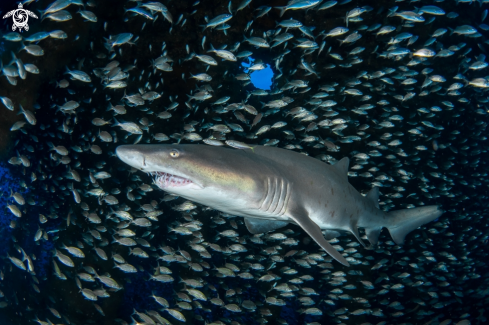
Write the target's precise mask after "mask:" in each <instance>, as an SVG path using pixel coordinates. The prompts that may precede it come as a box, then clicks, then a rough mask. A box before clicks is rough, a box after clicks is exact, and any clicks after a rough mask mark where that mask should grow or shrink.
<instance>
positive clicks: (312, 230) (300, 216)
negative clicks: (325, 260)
mask: <svg viewBox="0 0 489 325" xmlns="http://www.w3.org/2000/svg"><path fill="white" fill-rule="evenodd" d="M347 159H348V158H347ZM342 160H343V159H342ZM289 217H290V218H291V219H292V220H294V221H295V223H297V224H298V225H299V226H301V228H302V229H304V231H305V232H307V234H308V235H309V236H311V238H312V239H314V241H315V242H316V243H317V244H318V245H319V246H321V248H322V249H324V250H325V251H326V252H327V253H328V254H329V255H331V257H332V258H334V259H335V260H337V261H338V262H340V263H341V264H343V265H345V266H350V263H348V261H347V260H346V259H345V258H344V257H343V255H341V254H340V253H339V252H338V251H337V250H336V249H334V248H333V246H331V244H330V243H328V241H327V240H326V239H325V238H324V236H323V233H322V232H321V228H319V226H318V225H317V224H316V223H314V221H312V220H311V218H309V216H308V213H307V212H306V211H305V210H303V209H299V208H297V209H296V210H295V211H293V212H292V211H291V214H290V215H289Z"/></svg>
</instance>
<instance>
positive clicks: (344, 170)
mask: <svg viewBox="0 0 489 325" xmlns="http://www.w3.org/2000/svg"><path fill="white" fill-rule="evenodd" d="M348 165H350V159H348V157H344V158H343V159H341V160H340V161H338V162H337V163H336V164H334V165H333V167H334V168H335V169H336V170H337V171H338V173H339V174H340V175H344V176H345V177H348Z"/></svg>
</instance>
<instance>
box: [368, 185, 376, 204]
mask: <svg viewBox="0 0 489 325" xmlns="http://www.w3.org/2000/svg"><path fill="white" fill-rule="evenodd" d="M367 199H369V200H370V201H372V202H373V203H374V204H375V207H376V208H377V209H379V188H378V187H377V186H374V187H372V189H371V190H370V191H368V193H367Z"/></svg>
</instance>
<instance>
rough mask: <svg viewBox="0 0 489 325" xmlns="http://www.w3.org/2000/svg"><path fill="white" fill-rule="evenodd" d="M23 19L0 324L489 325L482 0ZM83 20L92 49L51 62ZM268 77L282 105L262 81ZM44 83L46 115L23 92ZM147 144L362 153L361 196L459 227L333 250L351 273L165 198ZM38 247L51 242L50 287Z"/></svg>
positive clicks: (12, 79)
mask: <svg viewBox="0 0 489 325" xmlns="http://www.w3.org/2000/svg"><path fill="white" fill-rule="evenodd" d="M23 4H24V7H26V8H29V10H31V11H34V12H36V13H39V14H40V16H39V20H29V24H30V25H31V29H30V30H29V32H27V33H25V32H24V33H22V34H21V33H18V32H6V33H3V34H1V35H2V38H3V40H4V41H5V42H7V43H8V45H9V46H12V47H13V48H14V49H15V50H12V53H10V51H7V52H5V53H3V54H2V62H3V64H2V66H1V70H2V77H1V79H2V85H5V87H2V88H0V101H1V103H2V105H0V107H1V108H2V109H7V110H10V111H14V112H15V113H19V115H21V117H20V119H19V120H18V121H17V122H15V124H13V125H12V127H11V129H10V131H11V132H15V139H16V140H15V147H14V151H13V152H15V154H14V155H13V156H12V157H11V158H10V159H9V160H8V163H9V164H11V165H13V166H16V167H15V168H17V170H18V171H19V172H20V173H21V175H22V177H24V178H23V180H22V181H21V183H20V185H21V186H22V188H23V189H24V192H22V193H19V192H15V193H14V192H12V193H10V198H9V202H10V203H9V205H8V206H6V207H5V211H6V213H8V214H10V215H13V216H15V219H13V220H12V221H11V223H10V227H11V228H13V229H14V230H15V231H14V235H13V236H12V240H11V245H12V247H11V249H10V251H9V254H8V256H2V258H3V261H4V262H3V263H0V266H1V270H0V280H1V281H0V308H2V309H0V312H4V311H5V312H6V311H7V310H8V309H9V308H11V309H12V310H16V312H15V315H16V317H19V318H18V319H21V320H23V324H32V323H36V322H37V323H38V324H42V325H47V324H181V323H188V324H209V325H217V324H233V325H236V324H267V323H270V324H309V325H313V324H314V325H318V324H333V323H334V324H362V325H367V324H377V325H383V324H433V325H436V324H439V325H441V324H443V325H448V324H457V325H466V324H487V323H486V322H487V321H488V320H487V315H486V314H487V313H486V311H487V307H488V306H489V267H488V264H487V263H486V260H485V259H486V258H488V251H487V242H488V238H489V225H488V222H487V220H486V218H487V216H486V215H485V213H487V210H488V208H487V200H486V198H487V197H486V194H487V190H488V185H489V182H488V180H489V179H488V178H487V175H488V170H489V165H488V164H487V163H486V162H487V161H488V159H489V156H488V155H487V150H488V148H489V145H488V143H487V136H486V133H485V132H487V128H486V127H487V125H488V121H487V116H488V115H487V113H488V112H489V108H488V102H489V97H488V92H487V91H488V88H489V75H488V74H487V69H486V68H487V66H488V63H487V62H486V53H487V49H489V39H488V40H486V37H487V36H489V34H488V33H489V25H486V24H485V23H484V21H485V19H486V16H487V13H488V10H489V1H488V0H479V1H472V0H433V1H417V0H412V1H402V0H400V1H370V2H369V4H367V2H365V1H355V0H353V1H352V0H343V1H334V0H333V1H321V0H295V1H294V0H292V1H289V2H288V3H286V2H285V1H283V0H281V1H259V0H254V1H252V0H239V1H236V0H232V1H229V2H227V0H226V1H210V0H207V1H205V0H202V1H201V0H197V1H194V0H192V1H189V2H187V1H169V0H163V1H162V2H158V1H151V2H147V1H141V0H129V1H107V2H105V1H102V0H100V1H96V0H88V1H86V0H56V1H54V2H51V3H50V2H48V1H43V0H41V1H37V2H34V1H33V0H28V1H24V3H23ZM109 8H110V10H109ZM87 24H88V27H87V28H90V38H89V40H88V41H87V44H86V46H85V51H83V52H82V53H76V56H75V57H72V58H66V57H65V58H63V60H62V59H61V58H60V59H59V60H60V62H62V61H64V62H65V63H63V65H62V66H56V67H49V66H45V65H43V62H45V61H43V60H45V59H47V58H53V57H54V58H56V56H57V55H58V54H57V50H58V47H57V46H58V45H59V46H65V45H62V44H70V42H81V39H80V37H79V35H77V34H76V29H77V28H80V29H81V28H85V27H81V26H87ZM9 28H10V27H9ZM68 30H69V32H68ZM251 58H252V59H253V60H254V61H251V60H250V59H251ZM56 60H58V59H56ZM50 62H52V61H50ZM66 62H68V63H67V65H66ZM243 62H244V63H247V62H252V63H250V65H249V66H248V67H247V68H244V67H243V66H242V63H243ZM7 63H8V64H7ZM267 67H270V68H271V69H272V70H273V74H274V75H273V79H272V88H271V90H264V89H258V88H255V87H254V86H253V83H252V81H253V80H252V79H253V73H254V72H255V71H259V70H264V69H265V68H267ZM48 69H50V70H49V71H52V69H54V71H55V72H54V73H53V72H51V74H50V75H51V77H49V78H50V79H49V80H47V82H46V84H45V85H44V86H43V88H42V89H43V93H42V94H40V95H39V96H38V99H37V102H36V103H35V104H34V105H33V106H32V107H26V106H25V105H24V106H23V105H22V99H21V98H19V97H16V96H13V95H11V94H13V93H14V90H15V89H17V88H18V87H23V85H24V84H26V83H27V81H28V80H29V78H33V77H32V76H31V75H30V74H35V75H38V76H39V77H42V75H43V73H47V72H46V71H48ZM53 75H54V77H52V76H53ZM46 78H47V77H46ZM39 80H40V79H39ZM43 80H44V79H43ZM4 113H8V112H6V111H4ZM22 116H23V117H22ZM133 143H202V145H211V146H224V145H229V146H232V147H237V146H238V147H239V146H240V145H243V143H248V144H254V143H255V144H261V145H265V146H279V147H281V148H285V149H289V150H294V151H297V152H301V153H303V154H305V155H310V156H313V157H315V158H317V159H320V160H322V161H324V162H327V163H331V164H334V163H335V162H336V161H337V160H339V159H340V158H342V157H345V156H348V157H350V159H352V160H353V161H354V163H352V164H351V167H350V170H349V172H348V176H349V181H350V182H351V183H352V184H354V185H355V187H356V188H357V189H359V190H361V191H362V193H367V192H368V190H369V189H370V188H371V187H373V186H377V187H380V192H381V195H380V202H379V204H380V207H381V209H383V210H385V211H387V210H391V209H394V208H397V209H399V208H413V207H415V206H416V207H417V206H422V205H429V204H440V205H441V206H442V207H443V209H444V210H446V213H444V214H443V216H442V217H440V218H439V220H437V221H435V222H433V223H430V224H428V225H426V226H425V227H421V228H420V229H418V230H416V231H414V232H413V233H412V234H410V235H409V236H408V238H407V240H406V244H405V245H404V246H398V245H396V244H395V243H393V242H392V241H391V240H390V237H389V236H388V235H386V234H385V233H383V234H382V236H381V238H380V243H379V245H378V247H376V248H375V249H374V250H367V249H364V248H362V247H359V246H360V245H359V244H358V242H357V241H356V240H355V239H354V238H353V237H352V236H342V237H338V238H335V239H332V240H330V243H332V244H333V245H334V248H335V249H337V250H338V251H340V252H341V253H342V254H343V255H344V256H345V257H348V261H349V262H350V264H351V265H352V266H351V267H350V268H344V267H343V266H341V265H340V264H339V263H334V262H332V258H331V257H330V256H328V255H327V254H326V253H325V252H324V251H322V250H320V249H319V248H318V246H317V245H314V243H312V244H310V243H309V242H310V239H309V238H308V237H307V235H305V234H304V233H303V232H302V231H301V229H300V228H298V227H297V226H290V227H286V228H285V229H279V230H278V231H275V232H273V233H267V234H259V235H251V234H249V233H248V232H247V231H246V229H245V227H244V225H243V222H242V219H239V218H235V217H236V216H231V215H226V214H223V213H220V212H218V211H215V210H211V209H210V208H207V207H205V206H200V205H196V204H194V203H192V202H190V201H186V200H184V199H183V198H178V197H175V196H172V195H165V193H163V192H162V191H161V190H159V189H158V187H157V186H155V185H154V184H153V183H152V179H151V176H150V175H148V176H144V175H139V174H138V173H136V170H135V169H129V167H127V166H126V165H124V164H122V163H121V162H120V161H118V159H117V157H115V153H114V151H115V148H116V147H117V146H118V145H120V144H133ZM484 157H485V158H484ZM5 195H7V196H8V195H9V193H5V194H4V196H5ZM365 238H366V237H364V239H365ZM27 241H29V242H30V243H31V244H29V245H37V247H41V246H42V245H44V246H42V247H48V243H51V244H50V245H51V246H50V247H52V249H50V251H49V252H47V254H48V261H47V266H46V267H47V269H48V272H47V273H46V274H45V275H43V276H42V277H40V276H38V274H37V273H36V272H39V271H38V269H37V265H40V263H41V260H40V259H39V256H36V254H34V253H33V252H32V251H29V250H28V249H27V247H28V245H27V244H26V245H23V244H22V243H24V242H27ZM33 243H34V244H33ZM19 281H21V282H22V283H23V285H20V284H19V285H17V283H19ZM13 283H15V284H13ZM118 306H124V307H123V308H122V307H118Z"/></svg>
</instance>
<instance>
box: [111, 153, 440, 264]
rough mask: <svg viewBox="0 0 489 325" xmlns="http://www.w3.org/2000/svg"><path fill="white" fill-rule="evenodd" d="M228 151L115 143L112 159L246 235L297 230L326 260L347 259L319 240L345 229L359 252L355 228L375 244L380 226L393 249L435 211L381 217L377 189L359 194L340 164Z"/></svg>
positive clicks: (429, 208) (291, 155)
mask: <svg viewBox="0 0 489 325" xmlns="http://www.w3.org/2000/svg"><path fill="white" fill-rule="evenodd" d="M243 148H245V149H241V150H239V149H229V148H223V147H213V146H206V145H194V144H183V145H181V144H179V145H123V146H119V147H118V148H117V151H116V152H117V156H118V157H119V158H120V159H121V160H122V161H124V162H125V163H126V164H128V165H130V166H132V167H134V168H137V169H140V170H142V171H144V172H150V173H153V174H155V175H156V180H155V183H156V185H157V186H159V187H160V188H161V189H163V190H165V191H167V192H169V193H173V194H176V195H179V196H182V197H184V198H187V199H189V200H192V201H195V202H198V203H201V204H203V205H206V206H210V207H212V208H214V209H217V210H220V211H223V212H226V213H229V214H232V215H237V216H242V217H244V218H245V224H246V226H247V228H248V230H249V231H250V232H251V233H253V234H257V233H263V232H268V231H272V230H275V229H278V228H281V227H283V226H285V225H287V224H288V223H294V224H297V225H299V226H300V227H301V228H302V229H304V231H305V232H307V233H308V234H309V236H311V237H312V238H313V239H314V240H315V241H316V242H317V243H318V244H319V246H321V247H322V248H323V249H324V250H326V252H328V254H330V255H331V256H332V257H333V258H335V259H336V260H337V261H338V262H340V263H342V264H344V265H346V266H349V263H348V261H347V260H346V259H345V258H344V257H343V256H342V255H341V254H340V253H339V252H338V251H336V250H335V249H334V248H333V247H332V246H331V244H330V243H328V241H327V240H326V239H325V237H324V236H323V233H322V231H321V230H325V231H326V234H327V237H331V238H332V237H334V236H335V235H337V234H338V231H349V232H351V233H353V235H355V237H356V238H357V239H358V241H359V242H360V243H361V244H362V245H364V246H365V244H364V243H363V241H362V239H361V238H360V236H359V234H358V228H363V229H365V232H366V234H367V238H368V240H369V242H370V244H372V245H376V244H377V241H378V238H379V234H380V232H381V230H382V227H386V228H387V229H388V230H389V232H390V234H391V236H392V239H393V240H394V242H395V243H396V244H402V243H403V242H404V237H405V236H406V235H407V234H408V233H409V232H411V231H412V230H414V229H416V228H418V227H419V226H421V225H423V224H425V223H427V222H430V221H432V220H434V219H436V218H438V217H439V216H440V215H441V214H442V211H441V210H440V209H439V208H438V207H437V206H426V207H421V208H415V209H405V210H398V211H392V212H388V213H386V212H383V211H382V210H380V209H379V205H378V197H379V191H378V188H373V189H372V190H370V192H369V193H368V194H367V196H365V197H364V196H362V195H361V194H360V193H359V192H358V191H357V190H356V189H355V188H354V187H353V186H351V185H350V183H348V177H347V171H348V163H349V160H348V158H343V159H341V160H340V161H339V162H338V163H336V164H335V165H333V166H331V165H328V164H326V163H324V162H322V161H320V160H317V159H314V158H311V157H308V156H306V155H303V154H299V153H296V152H293V151H289V150H285V149H280V148H275V147H263V146H249V148H250V149H246V147H245V146H243Z"/></svg>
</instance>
